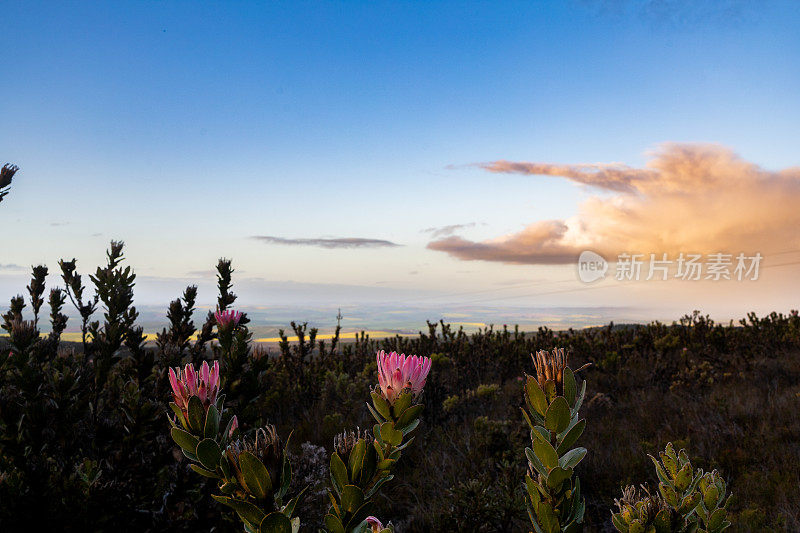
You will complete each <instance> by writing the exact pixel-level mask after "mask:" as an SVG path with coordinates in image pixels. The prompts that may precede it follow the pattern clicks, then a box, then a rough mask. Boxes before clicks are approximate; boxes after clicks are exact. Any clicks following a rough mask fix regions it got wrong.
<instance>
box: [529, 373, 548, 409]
mask: <svg viewBox="0 0 800 533" xmlns="http://www.w3.org/2000/svg"><path fill="white" fill-rule="evenodd" d="M525 395H526V396H527V398H528V402H530V404H531V407H533V408H534V409H535V410H536V412H537V413H539V414H540V415H542V416H544V414H545V412H547V399H546V398H545V396H544V391H543V390H542V388H541V387H540V386H539V382H538V381H536V378H535V377H533V376H528V381H527V382H526V383H525Z"/></svg>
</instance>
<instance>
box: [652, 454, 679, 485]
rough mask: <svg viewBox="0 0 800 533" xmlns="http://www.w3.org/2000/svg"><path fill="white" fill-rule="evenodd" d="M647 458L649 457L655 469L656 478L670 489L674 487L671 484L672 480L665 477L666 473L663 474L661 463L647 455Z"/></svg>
mask: <svg viewBox="0 0 800 533" xmlns="http://www.w3.org/2000/svg"><path fill="white" fill-rule="evenodd" d="M648 457H650V459H651V460H652V461H653V464H654V465H655V467H656V476H658V480H659V481H661V482H662V483H664V484H666V485H668V486H670V487H674V486H675V485H674V483H672V480H671V479H670V478H669V477H667V473H666V472H664V468H663V467H662V466H661V463H659V462H658V459H656V458H655V457H653V456H652V455H648Z"/></svg>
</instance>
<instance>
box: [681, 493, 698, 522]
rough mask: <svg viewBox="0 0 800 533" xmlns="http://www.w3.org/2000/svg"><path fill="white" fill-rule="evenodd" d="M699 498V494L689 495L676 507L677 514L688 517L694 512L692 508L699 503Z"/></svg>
mask: <svg viewBox="0 0 800 533" xmlns="http://www.w3.org/2000/svg"><path fill="white" fill-rule="evenodd" d="M700 498H701V496H700V493H699V492H693V493H691V494H689V495H688V496H686V497H685V498H684V499H683V501H681V505H680V507H678V512H679V513H681V514H682V515H684V516H685V515H688V514H689V513H691V512H692V511H694V508H695V507H697V504H699V503H700Z"/></svg>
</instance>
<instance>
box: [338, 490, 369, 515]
mask: <svg viewBox="0 0 800 533" xmlns="http://www.w3.org/2000/svg"><path fill="white" fill-rule="evenodd" d="M363 503H364V492H363V491H362V490H361V489H360V488H358V487H356V486H355V485H345V486H344V487H342V510H343V511H346V512H348V513H354V512H355V511H356V509H358V508H359V507H361V505H362V504H363Z"/></svg>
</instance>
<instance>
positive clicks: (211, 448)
mask: <svg viewBox="0 0 800 533" xmlns="http://www.w3.org/2000/svg"><path fill="white" fill-rule="evenodd" d="M195 455H196V456H197V458H198V459H199V460H200V464H202V465H203V466H204V467H206V468H207V469H209V470H212V471H213V470H216V469H217V467H218V466H219V462H220V459H221V458H222V450H220V449H219V444H217V443H216V441H214V439H203V440H201V441H200V442H199V443H197V451H196V452H195Z"/></svg>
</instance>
